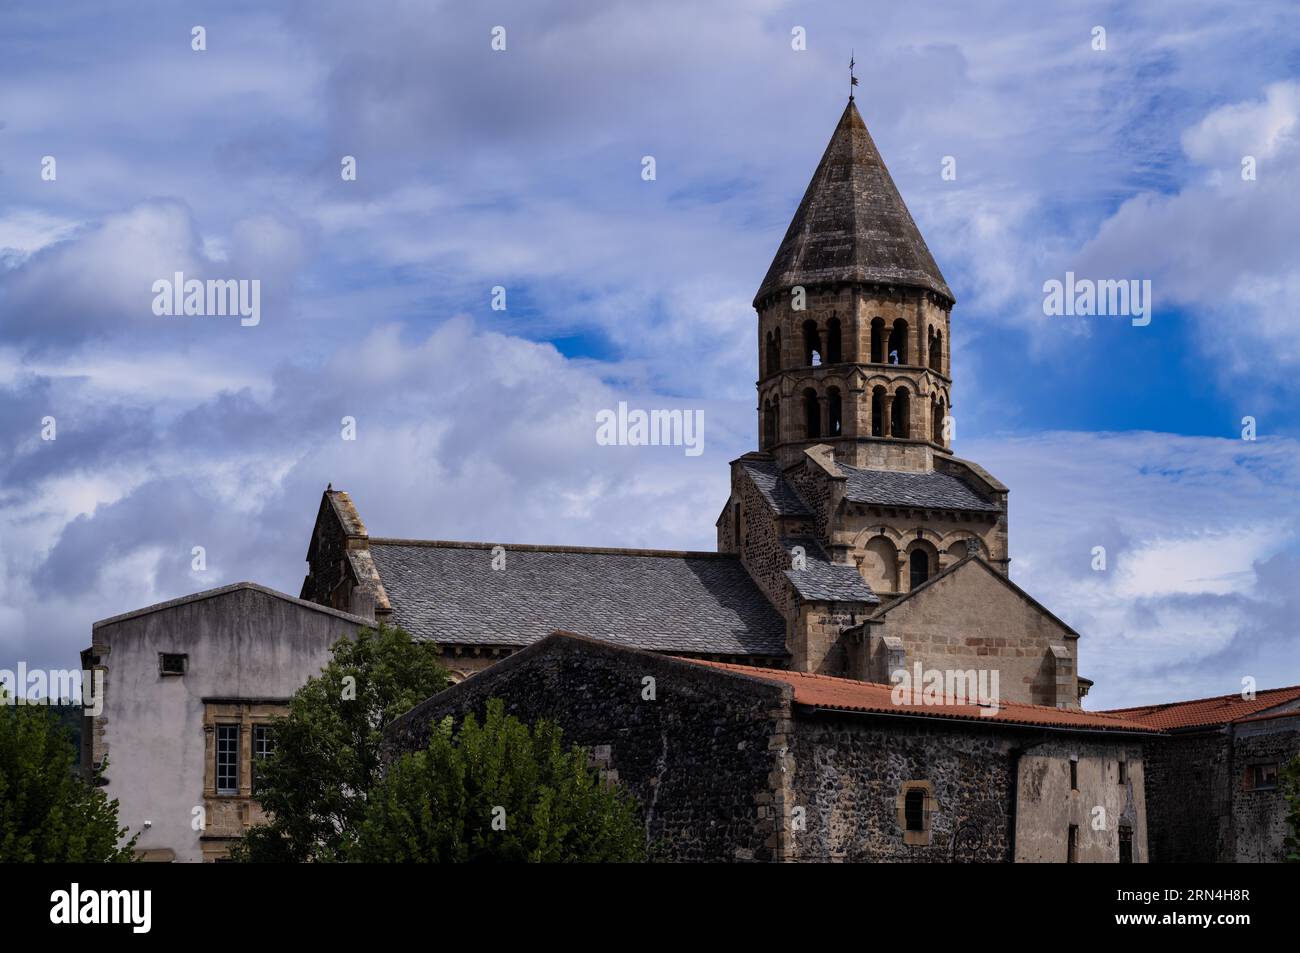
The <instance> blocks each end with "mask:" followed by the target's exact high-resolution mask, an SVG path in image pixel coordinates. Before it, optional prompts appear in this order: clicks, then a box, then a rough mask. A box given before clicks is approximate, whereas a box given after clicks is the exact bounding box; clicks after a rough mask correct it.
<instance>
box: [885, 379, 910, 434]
mask: <svg viewBox="0 0 1300 953" xmlns="http://www.w3.org/2000/svg"><path fill="white" fill-rule="evenodd" d="M892 410H893V413H891V414H890V417H891V420H890V421H889V432H890V433H891V434H892V435H893V436H895V437H907V436H908V432H907V423H908V396H907V390H906V389H904V388H902V387H900V388H898V391H897V392H896V393H895V394H894V406H893V408H892Z"/></svg>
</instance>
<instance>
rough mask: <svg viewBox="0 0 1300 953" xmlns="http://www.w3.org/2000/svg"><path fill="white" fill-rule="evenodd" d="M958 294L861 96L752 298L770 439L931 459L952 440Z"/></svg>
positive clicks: (857, 453)
mask: <svg viewBox="0 0 1300 953" xmlns="http://www.w3.org/2000/svg"><path fill="white" fill-rule="evenodd" d="M953 304H954V299H953V295H952V291H951V290H949V288H948V284H947V282H945V281H944V279H943V275H942V274H940V272H939V268H938V266H937V265H936V264H935V262H934V258H933V257H932V256H931V255H930V250H929V249H928V248H927V247H926V245H925V240H924V239H923V238H922V237H921V233H920V231H919V230H918V229H917V227H916V223H915V222H913V221H912V216H911V213H910V212H908V210H907V206H906V205H905V204H904V202H903V198H902V196H901V195H899V193H898V189H897V187H895V185H894V181H893V179H892V178H891V177H890V175H889V170H888V169H886V168H885V163H884V161H883V160H882V159H881V157H880V152H879V151H878V150H877V149H876V144H875V143H874V142H873V141H872V139H871V134H870V133H869V132H868V131H867V127H866V124H865V123H864V122H863V121H862V116H861V115H860V114H859V113H858V109H857V106H856V105H854V102H853V99H852V98H851V97H850V99H849V102H848V105H847V106H846V107H845V109H844V114H843V115H842V116H841V117H840V121H839V123H838V124H837V125H836V127H835V132H834V133H833V134H832V136H831V140H830V144H829V145H828V146H827V147H826V152H825V154H823V156H822V159H821V162H820V163H819V164H818V166H817V171H816V172H815V173H813V177H812V181H811V182H810V183H809V184H808V189H807V191H806V192H805V193H804V196H803V201H801V202H800V203H799V210H798V211H797V212H796V213H795V216H794V219H793V220H792V221H791V222H790V227H789V229H788V230H787V231H786V233H785V238H784V239H783V240H782V241H781V246H780V248H779V249H777V253H776V257H775V258H774V259H773V260H772V265H771V267H770V268H768V270H767V276H766V277H765V278H764V279H763V283H762V285H761V287H760V288H759V290H758V294H757V295H756V296H755V298H754V308H755V310H756V311H757V312H758V345H759V379H758V413H759V447H760V448H761V449H762V450H764V451H766V452H768V453H771V454H773V455H774V456H775V457H776V458H777V460H778V461H780V462H781V464H783V465H789V464H791V463H793V462H795V461H796V460H798V459H799V458H800V457H801V455H802V453H803V451H804V450H805V449H806V448H808V447H811V446H814V445H816V444H829V445H830V446H832V447H833V448H834V451H835V459H836V460H837V461H838V462H841V463H846V464H848V465H850V466H855V467H873V468H882V469H897V470H929V469H932V468H933V461H934V455H935V454H950V453H951V447H950V444H951V440H950V439H949V435H948V432H947V428H945V426H944V420H945V418H946V417H949V416H950V415H951V414H952V380H951V371H950V363H949V344H950V341H951V340H952V334H951V324H950V321H951V312H952V306H953Z"/></svg>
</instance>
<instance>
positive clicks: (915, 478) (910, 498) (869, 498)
mask: <svg viewBox="0 0 1300 953" xmlns="http://www.w3.org/2000/svg"><path fill="white" fill-rule="evenodd" d="M839 468H840V470H841V471H843V473H844V477H845V480H844V498H845V499H846V500H849V501H851V502H853V503H867V504H870V505H874V506H906V507H915V508H918V509H933V510H965V511H973V512H979V513H998V512H1001V507H999V506H998V504H997V503H995V502H994V501H993V500H991V499H988V498H987V497H984V496H982V495H981V494H979V493H977V492H976V491H975V489H974V488H973V487H971V486H970V484H968V483H966V482H965V481H964V480H961V479H959V478H958V477H955V476H953V475H952V474H950V473H940V472H938V471H936V470H925V471H915V472H914V471H910V470H869V469H863V468H858V467H850V466H846V465H845V464H843V463H841V464H839Z"/></svg>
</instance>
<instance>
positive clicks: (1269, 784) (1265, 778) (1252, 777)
mask: <svg viewBox="0 0 1300 953" xmlns="http://www.w3.org/2000/svg"><path fill="white" fill-rule="evenodd" d="M1246 779H1247V784H1248V785H1249V787H1250V790H1252V791H1272V790H1274V789H1275V788H1276V787H1277V762H1276V761H1266V762H1260V763H1258V764H1252V765H1251V766H1250V769H1249V772H1248V773H1247V775H1246Z"/></svg>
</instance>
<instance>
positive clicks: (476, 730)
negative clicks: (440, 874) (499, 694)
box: [348, 698, 645, 863]
mask: <svg viewBox="0 0 1300 953" xmlns="http://www.w3.org/2000/svg"><path fill="white" fill-rule="evenodd" d="M432 728H433V730H432V731H431V732H430V738H429V746H428V748H427V750H424V751H417V752H414V753H411V754H406V755H403V756H402V757H401V758H398V759H397V760H395V761H394V762H393V764H392V765H391V767H390V768H389V771H388V774H387V776H386V777H385V779H384V780H383V781H382V782H381V783H380V784H379V785H378V787H376V788H375V789H374V790H373V791H372V792H371V796H370V800H369V804H368V805H367V810H366V817H365V820H364V822H363V823H362V825H361V831H360V836H359V837H358V838H357V841H356V843H355V845H354V846H353V848H352V849H351V850H350V851H349V852H348V853H349V859H351V860H355V861H362V862H424V863H445V862H463V861H505V862H519V861H529V862H542V863H555V862H566V861H636V860H644V859H645V831H644V830H643V829H642V827H641V824H640V822H639V818H638V812H637V809H636V805H635V803H634V802H633V800H632V798H631V796H630V795H629V794H628V793H627V792H626V791H625V790H624V789H623V788H622V787H620V786H618V785H617V784H607V783H605V782H604V781H602V780H601V779H600V777H599V774H598V773H597V772H596V771H594V770H593V769H591V768H589V767H588V755H587V752H586V751H585V750H584V749H582V748H579V747H575V748H572V749H570V750H567V751H566V750H565V749H564V747H563V746H562V745H561V737H560V736H561V732H560V729H559V727H558V726H556V725H555V724H553V723H551V722H548V721H545V720H543V721H539V722H538V723H537V725H536V726H535V727H534V728H532V729H529V727H528V726H527V725H526V724H524V723H523V722H521V721H519V720H518V719H517V718H515V717H514V716H507V715H506V714H505V706H504V704H503V703H502V701H501V700H500V699H499V698H494V699H491V700H490V701H489V702H488V705H487V715H486V718H485V719H484V721H483V723H482V724H480V723H479V721H478V719H476V718H475V717H474V716H473V715H472V714H471V715H469V716H467V717H466V718H465V720H464V721H463V723H462V724H461V727H460V730H459V731H457V732H453V731H452V725H451V720H450V719H445V720H444V721H443V722H441V723H440V724H435V725H433V726H432Z"/></svg>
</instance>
